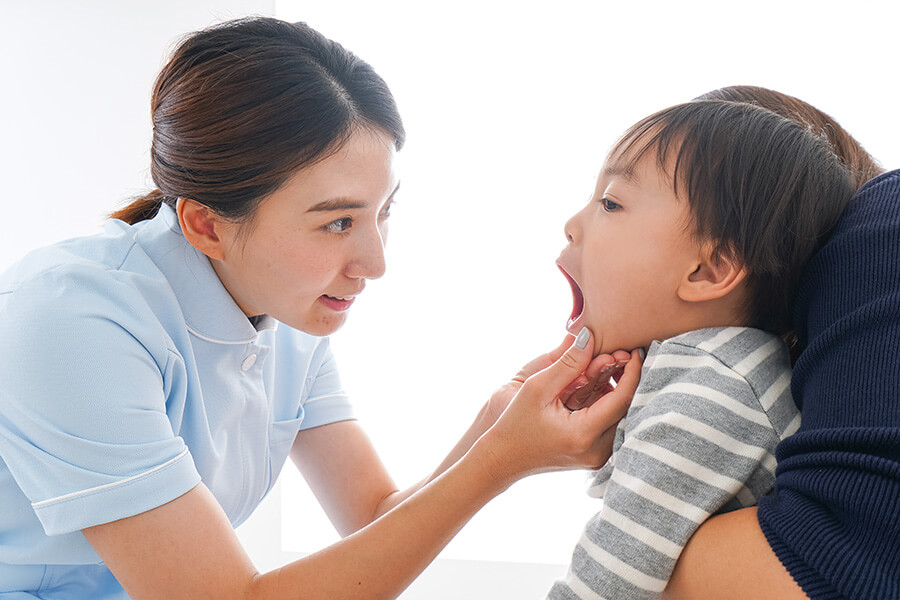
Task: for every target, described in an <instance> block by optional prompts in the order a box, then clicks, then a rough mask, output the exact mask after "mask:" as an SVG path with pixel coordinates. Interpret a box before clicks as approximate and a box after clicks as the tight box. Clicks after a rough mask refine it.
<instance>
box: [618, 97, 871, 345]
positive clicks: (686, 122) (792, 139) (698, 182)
mask: <svg viewBox="0 0 900 600" xmlns="http://www.w3.org/2000/svg"><path fill="white" fill-rule="evenodd" d="M647 155H650V156H653V158H654V159H655V160H656V163H657V166H658V167H659V169H660V172H663V173H666V175H667V176H668V177H669V178H670V179H671V183H672V186H673V188H674V191H675V195H676V196H678V197H680V198H683V199H686V201H687V202H688V205H689V206H690V211H691V216H692V218H693V221H694V223H693V226H694V228H695V231H696V235H697V236H698V239H700V240H702V241H704V242H710V243H712V244H714V245H715V250H716V253H717V255H718V256H727V257H730V258H734V259H737V260H738V261H739V262H740V263H741V264H742V265H743V267H744V268H745V269H746V272H747V277H746V282H747V286H748V302H747V306H746V314H747V317H748V322H747V324H748V325H750V326H752V327H757V328H760V329H765V330H767V331H770V332H772V333H774V334H776V335H781V336H784V337H785V338H786V339H787V340H788V341H789V343H790V342H791V334H792V327H791V319H790V317H791V305H792V302H793V298H794V293H795V290H796V287H797V283H798V281H799V279H800V275H801V273H802V271H803V269H804V267H805V266H806V263H807V261H809V259H810V258H811V257H812V255H813V253H814V252H815V251H816V250H817V249H818V248H819V247H820V246H821V245H822V244H823V243H824V241H825V239H826V238H827V236H828V235H829V233H830V232H831V230H832V228H833V227H834V225H835V224H836V223H837V220H838V218H839V217H840V215H841V213H842V212H843V210H844V207H845V206H846V205H847V202H848V201H849V200H850V198H851V196H852V195H853V193H854V192H855V190H856V186H855V182H854V179H853V177H852V176H851V174H850V172H849V170H848V169H847V168H846V167H845V166H844V165H843V163H842V162H841V161H840V160H839V159H838V157H837V156H836V155H835V154H834V152H833V151H832V148H831V145H830V144H829V142H828V141H827V140H826V139H825V138H824V137H823V136H820V135H816V133H814V132H813V131H812V130H810V128H808V127H805V126H802V125H800V124H799V123H797V122H795V121H792V120H790V119H787V118H784V117H782V116H780V115H777V114H775V113H773V112H771V111H769V110H766V109H763V108H760V107H758V106H754V105H751V104H747V103H738V102H726V101H718V100H702V101H694V102H688V103H686V104H680V105H677V106H673V107H670V108H667V109H665V110H662V111H660V112H658V113H656V114H653V115H651V116H649V117H647V118H645V119H643V120H641V121H640V122H638V123H637V124H635V125H634V126H632V127H631V128H630V129H629V130H628V131H627V132H626V133H625V134H624V135H623V136H622V138H621V139H620V140H619V141H618V142H617V143H616V145H615V146H614V147H613V149H612V150H611V151H610V154H609V158H608V160H607V162H608V165H609V166H610V167H611V168H612V169H614V170H616V171H621V172H624V173H626V174H627V173H629V172H633V170H634V169H635V168H636V166H637V164H638V163H639V161H641V160H642V159H643V157H645V156H647Z"/></svg>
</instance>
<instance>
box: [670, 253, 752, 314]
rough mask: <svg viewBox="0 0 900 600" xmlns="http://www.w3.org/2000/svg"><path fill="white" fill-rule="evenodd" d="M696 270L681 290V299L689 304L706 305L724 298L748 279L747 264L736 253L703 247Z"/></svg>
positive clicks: (688, 276)
mask: <svg viewBox="0 0 900 600" xmlns="http://www.w3.org/2000/svg"><path fill="white" fill-rule="evenodd" d="M691 267H692V270H691V271H690V272H689V273H687V274H686V275H685V277H684V278H683V279H682V281H681V284H680V285H679V286H678V297H679V298H681V299H682V300H684V301H685V302H705V301H707V300H715V299H717V298H723V297H725V296H727V295H728V294H730V293H731V292H732V291H734V289H735V288H737V287H738V286H739V285H740V284H741V283H742V282H743V281H744V279H746V277H747V271H746V270H745V269H744V265H743V263H742V262H741V261H740V260H738V259H737V257H736V255H735V253H734V252H728V251H723V250H722V249H721V248H716V247H715V246H713V245H712V244H703V245H702V246H701V248H700V254H699V255H698V257H697V261H696V262H695V263H694V264H693V265H691Z"/></svg>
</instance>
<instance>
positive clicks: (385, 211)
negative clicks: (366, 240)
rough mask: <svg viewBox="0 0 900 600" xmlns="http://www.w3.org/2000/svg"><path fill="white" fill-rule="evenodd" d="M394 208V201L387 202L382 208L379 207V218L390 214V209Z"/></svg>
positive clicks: (384, 217)
mask: <svg viewBox="0 0 900 600" xmlns="http://www.w3.org/2000/svg"><path fill="white" fill-rule="evenodd" d="M392 208H394V201H393V200H392V201H390V202H388V203H387V204H386V205H385V207H384V208H382V209H381V218H382V219H386V218H388V217H389V216H391V209H392Z"/></svg>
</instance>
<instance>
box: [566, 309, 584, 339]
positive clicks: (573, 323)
mask: <svg viewBox="0 0 900 600" xmlns="http://www.w3.org/2000/svg"><path fill="white" fill-rule="evenodd" d="M582 317H584V312H582V313H581V314H580V315H578V316H577V317H574V318H571V319H569V321H568V323H566V331H568V332H569V333H571V334H572V335H578V332H579V331H581V328H582V327H583V324H582V321H583V320H584V319H583V318H582Z"/></svg>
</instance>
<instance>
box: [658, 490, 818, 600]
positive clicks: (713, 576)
mask: <svg viewBox="0 0 900 600" xmlns="http://www.w3.org/2000/svg"><path fill="white" fill-rule="evenodd" d="M708 598H715V599H716V600H756V599H757V598H758V599H760V600H770V599H772V598H778V599H779V600H795V599H796V600H802V599H804V598H806V594H804V593H803V591H802V590H801V589H800V587H799V586H798V585H797V583H796V582H795V581H794V580H793V579H792V578H791V576H790V574H788V572H787V570H786V569H785V568H784V566H783V565H782V564H781V562H780V561H779V560H778V557H777V556H775V553H774V552H772V549H771V548H770V547H769V543H768V542H767V541H766V537H765V536H764V535H763V532H762V529H760V527H759V523H758V522H757V520H756V507H751V508H743V509H741V510H736V511H733V512H729V513H725V514H722V515H717V516H715V517H712V518H710V519H709V520H707V521H706V522H705V523H704V524H703V525H701V526H700V529H698V530H697V532H696V533H694V536H693V537H692V538H691V540H690V542H688V545H687V546H685V548H684V551H683V552H682V553H681V556H680V557H679V559H678V563H677V564H676V565H675V571H674V572H673V573H672V578H671V579H670V580H669V585H668V587H666V590H665V592H663V595H662V600H706V599H708Z"/></svg>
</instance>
